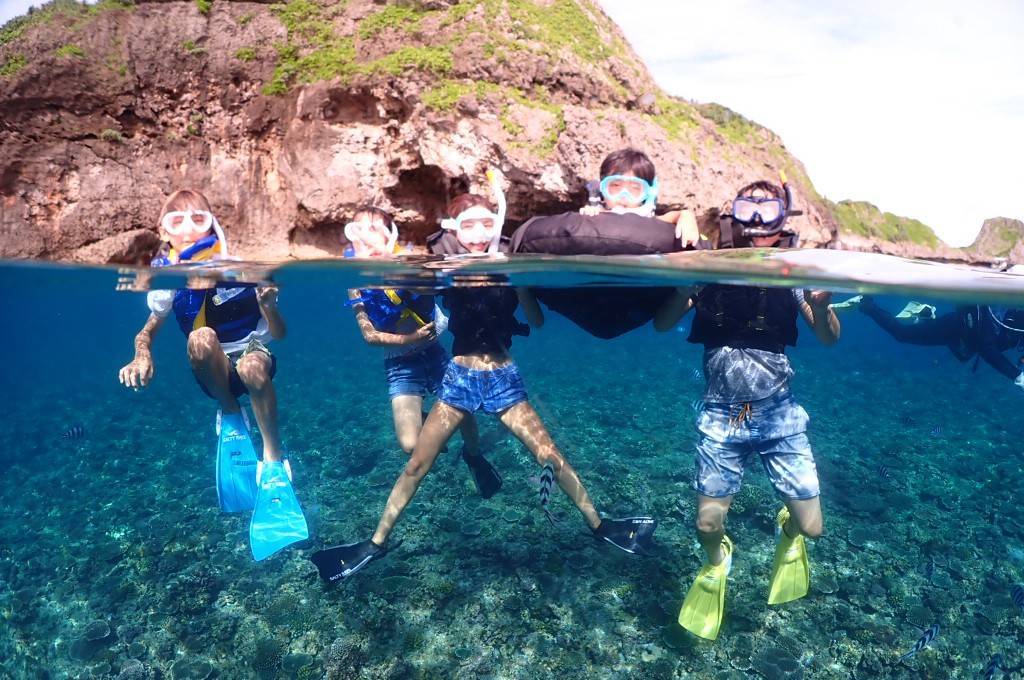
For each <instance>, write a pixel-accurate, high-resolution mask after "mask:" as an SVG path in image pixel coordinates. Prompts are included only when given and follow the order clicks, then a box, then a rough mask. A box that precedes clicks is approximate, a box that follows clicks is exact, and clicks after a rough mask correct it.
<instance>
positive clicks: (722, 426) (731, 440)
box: [693, 387, 821, 500]
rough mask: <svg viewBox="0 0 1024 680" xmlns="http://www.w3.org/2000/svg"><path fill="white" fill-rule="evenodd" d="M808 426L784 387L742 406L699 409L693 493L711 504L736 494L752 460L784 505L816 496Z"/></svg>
mask: <svg viewBox="0 0 1024 680" xmlns="http://www.w3.org/2000/svg"><path fill="white" fill-rule="evenodd" d="M808 420H809V419H808V417H807V412H806V411H805V410H804V409H803V407H802V406H800V404H798V403H796V400H794V399H793V396H792V394H790V392H789V388H788V387H783V388H782V389H781V390H779V391H778V392H776V393H775V394H773V395H772V396H770V397H768V398H767V399H761V400H759V401H755V402H751V403H748V404H714V403H708V404H704V405H703V406H702V407H701V410H700V413H698V415H697V430H698V431H699V432H700V435H701V436H700V440H699V441H698V442H697V471H696V476H695V477H694V482H693V486H694V488H695V489H696V490H697V492H698V493H699V494H701V495H703V496H710V497H712V498H723V497H725V496H733V495H735V494H737V493H739V491H740V487H741V485H742V481H743V472H744V470H745V469H746V466H747V464H748V462H749V461H750V460H751V458H753V457H754V456H757V457H758V458H760V460H761V464H762V465H763V466H764V469H765V472H766V473H767V474H768V478H769V479H770V480H771V482H772V485H773V486H774V487H775V491H776V493H778V494H779V496H781V497H783V498H787V499H790V500H806V499H808V498H814V497H816V496H818V495H819V494H820V493H821V492H820V489H819V486H818V470H817V467H816V466H815V464H814V455H813V454H812V453H811V443H810V441H809V440H808V439H807V434H806V431H807V422H808Z"/></svg>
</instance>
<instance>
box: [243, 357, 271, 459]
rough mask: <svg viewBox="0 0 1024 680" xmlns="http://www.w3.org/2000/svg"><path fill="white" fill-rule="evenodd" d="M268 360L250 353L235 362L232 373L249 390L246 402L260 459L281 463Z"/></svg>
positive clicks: (269, 361)
mask: <svg viewBox="0 0 1024 680" xmlns="http://www.w3.org/2000/svg"><path fill="white" fill-rule="evenodd" d="M270 367H271V358H270V357H268V356H267V355H266V354H264V353H263V352H252V353H251V354H246V355H245V356H244V357H242V358H241V359H239V360H238V364H237V365H236V366H235V370H237V371H238V377H239V378H241V379H242V383H244V384H245V386H246V388H247V389H248V390H249V401H251V402H252V411H253V413H254V414H255V415H256V422H257V423H259V426H260V434H262V435H263V460H267V461H275V460H281V431H280V429H279V428H278V423H277V392H276V391H275V390H274V383H273V381H272V380H271V379H270Z"/></svg>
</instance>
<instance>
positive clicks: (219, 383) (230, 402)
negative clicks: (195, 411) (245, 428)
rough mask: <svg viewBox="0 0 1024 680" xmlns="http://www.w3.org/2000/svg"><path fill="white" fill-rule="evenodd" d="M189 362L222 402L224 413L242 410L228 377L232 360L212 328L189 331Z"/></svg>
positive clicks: (207, 387) (215, 396) (212, 393)
mask: <svg viewBox="0 0 1024 680" xmlns="http://www.w3.org/2000/svg"><path fill="white" fill-rule="evenodd" d="M188 362H189V363H190V364H191V365H192V372H193V373H195V375H196V378H198V379H199V382H201V383H202V384H203V386H204V387H206V389H207V390H208V391H209V392H210V394H211V395H213V398H214V399H216V400H217V401H218V402H219V403H220V407H221V409H222V410H223V411H224V413H239V412H241V410H242V407H241V405H240V404H239V403H238V400H237V399H235V397H234V396H232V394H231V382H230V379H229V377H228V376H229V371H230V370H231V362H230V360H229V359H228V357H227V355H226V354H224V350H223V349H221V346H220V340H218V339H217V333H216V332H215V331H214V330H213V329H212V328H198V329H196V330H194V331H192V332H191V333H189V335H188Z"/></svg>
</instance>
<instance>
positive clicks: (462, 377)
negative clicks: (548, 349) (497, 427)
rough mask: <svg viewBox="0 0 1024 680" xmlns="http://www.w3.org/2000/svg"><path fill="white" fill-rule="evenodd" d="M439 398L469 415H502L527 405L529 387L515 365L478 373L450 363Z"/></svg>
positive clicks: (452, 362)
mask: <svg viewBox="0 0 1024 680" xmlns="http://www.w3.org/2000/svg"><path fill="white" fill-rule="evenodd" d="M437 398H438V399H439V400H441V401H443V402H444V403H446V404H448V405H449V406H454V407H455V408H457V409H460V410H462V411H466V412H467V413H475V412H477V411H481V410H482V411H484V412H486V413H501V412H502V411H507V410H508V409H510V408H512V407H513V406H515V405H516V404H518V403H519V402H521V401H526V386H525V385H524V384H523V378H522V376H521V375H519V367H518V366H516V365H515V364H508V365H506V366H502V367H501V368H496V369H494V370H490V371H476V370H473V369H471V368H466V367H465V366H462V365H460V364H457V363H455V362H454V361H450V362H449V363H448V370H447V371H446V372H445V374H444V381H443V382H442V383H441V393H440V394H438V395H437Z"/></svg>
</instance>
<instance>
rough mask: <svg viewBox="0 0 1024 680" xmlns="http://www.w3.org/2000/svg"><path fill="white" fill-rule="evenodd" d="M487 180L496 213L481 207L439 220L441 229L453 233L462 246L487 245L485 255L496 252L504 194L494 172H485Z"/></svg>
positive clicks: (499, 238) (504, 206)
mask: <svg viewBox="0 0 1024 680" xmlns="http://www.w3.org/2000/svg"><path fill="white" fill-rule="evenodd" d="M487 179H488V181H489V182H490V185H491V193H492V194H494V199H495V202H496V203H497V204H498V212H491V211H490V210H488V209H487V208H485V207H483V206H481V205H475V206H473V207H472V208H468V209H466V210H463V211H462V212H461V213H459V214H458V215H457V216H456V217H454V218H449V219H444V220H441V228H442V229H447V230H449V231H454V232H455V236H456V238H458V239H459V242H460V243H462V244H463V245H467V244H469V245H478V244H481V243H486V244H487V254H494V253H497V252H498V245H499V243H500V242H501V228H502V227H503V226H504V225H505V210H506V204H505V192H504V191H503V190H502V188H501V180H500V179H499V178H498V174H497V173H496V172H495V171H494V170H488V171H487Z"/></svg>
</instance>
